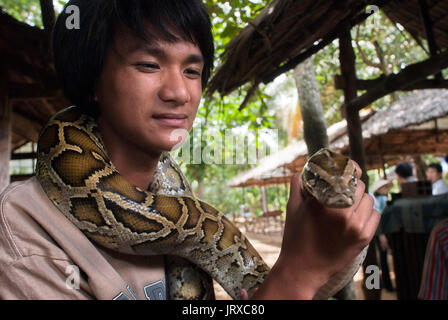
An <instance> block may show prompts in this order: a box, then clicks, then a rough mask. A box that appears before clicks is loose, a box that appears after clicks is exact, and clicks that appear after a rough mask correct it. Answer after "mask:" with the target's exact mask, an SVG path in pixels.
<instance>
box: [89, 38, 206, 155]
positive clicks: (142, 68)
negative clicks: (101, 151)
mask: <svg viewBox="0 0 448 320" xmlns="http://www.w3.org/2000/svg"><path fill="white" fill-rule="evenodd" d="M203 65H204V63H203V57H202V54H201V51H200V49H199V47H198V46H196V45H194V44H193V43H190V42H186V41H183V40H180V41H179V42H175V43H167V42H163V41H158V42H155V43H154V44H152V45H148V44H147V43H145V42H144V41H142V40H140V39H139V38H137V37H135V36H133V35H132V34H130V33H129V32H124V31H123V30H121V31H120V32H118V33H117V35H116V38H115V43H114V44H112V45H111V47H110V49H109V52H108V55H107V58H106V60H105V64H104V67H103V72H102V74H101V77H100V81H99V83H98V86H97V88H96V99H97V101H98V104H99V108H100V116H99V120H98V122H99V125H100V129H101V132H102V134H103V136H104V135H109V141H113V142H114V143H115V142H118V143H125V144H126V145H129V146H130V147H131V145H132V147H136V148H138V149H139V150H141V151H143V152H145V153H158V152H162V151H167V150H171V149H172V148H173V147H174V146H175V145H176V144H178V142H179V139H178V137H176V139H173V138H172V133H173V130H176V129H184V130H186V131H189V130H190V129H191V127H192V125H193V121H194V119H195V117H196V112H197V109H198V106H199V102H200V99H201V94H202V85H201V74H202V69H203ZM111 136H113V138H111Z"/></svg>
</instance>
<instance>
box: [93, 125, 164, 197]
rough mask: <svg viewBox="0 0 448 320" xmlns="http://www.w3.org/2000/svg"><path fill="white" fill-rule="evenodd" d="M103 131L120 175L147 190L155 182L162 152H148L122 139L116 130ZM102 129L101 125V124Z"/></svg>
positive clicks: (108, 149) (108, 152) (107, 146)
mask: <svg viewBox="0 0 448 320" xmlns="http://www.w3.org/2000/svg"><path fill="white" fill-rule="evenodd" d="M104 129H105V130H103V131H104V132H103V131H102V132H101V134H102V139H103V141H104V144H105V146H104V147H105V148H106V150H107V154H108V156H109V158H110V160H111V161H112V163H113V164H114V166H115V167H116V168H117V170H118V172H119V173H120V175H121V176H122V177H123V178H124V179H126V180H127V181H128V182H129V183H131V184H132V185H134V186H136V187H138V188H140V189H142V190H147V189H148V188H149V186H150V185H151V183H152V182H153V178H154V174H155V172H156V169H157V164H158V162H159V159H160V156H161V154H162V153H161V152H154V153H147V152H144V151H143V150H142V149H140V148H138V147H137V146H135V145H133V144H130V143H128V142H126V141H122V140H121V139H120V137H118V136H116V135H115V133H114V132H110V131H109V130H107V128H104ZM100 130H101V125H100Z"/></svg>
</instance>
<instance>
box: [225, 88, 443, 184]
mask: <svg viewBox="0 0 448 320" xmlns="http://www.w3.org/2000/svg"><path fill="white" fill-rule="evenodd" d="M409 110H412V112H409ZM366 111H367V110H366ZM361 118H362V121H363V141H364V148H365V150H366V164H367V169H378V168H383V167H384V165H385V164H389V165H393V164H395V163H397V162H399V161H400V160H401V159H403V157H405V156H409V155H423V154H434V155H445V154H447V153H448V90H446V89H427V90H416V91H414V92H412V93H409V94H407V95H405V96H404V97H403V98H401V99H400V100H398V101H396V102H395V103H393V104H392V105H391V106H390V107H389V108H386V109H383V110H380V111H377V112H373V111H372V110H370V111H367V112H366V113H365V114H364V115H362V116H361ZM327 133H328V137H329V140H330V147H331V148H332V149H334V150H338V151H339V152H341V153H343V154H348V153H349V141H348V136H347V122H346V121H345V120H343V121H341V122H338V123H336V124H334V125H332V126H330V127H329V128H328V129H327ZM307 157H308V151H307V148H306V144H305V142H304V141H303V140H301V141H297V142H293V143H291V144H289V145H288V146H287V147H285V148H284V149H282V150H280V151H278V152H277V153H275V154H271V155H269V156H267V157H265V158H263V159H261V160H260V163H259V165H258V166H256V167H254V168H252V169H250V170H248V171H245V172H241V173H240V174H238V175H236V176H235V177H234V178H233V179H232V180H230V181H229V183H228V186H230V187H248V186H262V185H272V184H276V183H279V184H282V183H289V180H290V178H291V177H292V175H293V174H294V173H296V172H300V171H301V170H302V168H303V166H304V165H305V162H306V160H307ZM281 173H284V175H283V177H281V176H279V174H281Z"/></svg>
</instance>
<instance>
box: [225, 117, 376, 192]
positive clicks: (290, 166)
mask: <svg viewBox="0 0 448 320" xmlns="http://www.w3.org/2000/svg"><path fill="white" fill-rule="evenodd" d="M361 114H362V115H361V118H362V120H363V121H366V120H367V119H368V118H369V117H371V116H372V115H373V112H372V110H366V111H362V112H361ZM346 131H347V122H346V121H345V120H342V121H341V122H338V123H335V124H333V125H332V126H330V127H329V128H328V129H327V135H328V138H329V141H330V142H331V141H334V140H336V139H338V138H339V137H341V136H343V135H344V134H345V133H346ZM307 157H308V149H307V146H306V143H305V141H303V140H300V141H295V142H293V143H290V144H289V145H288V146H286V147H285V148H284V149H282V150H280V151H278V152H276V153H274V154H271V155H269V156H267V157H264V158H263V159H261V160H260V162H259V164H258V165H257V166H256V167H254V168H252V169H250V170H248V171H245V172H242V173H240V174H238V175H236V176H235V177H234V178H233V179H232V180H230V181H229V182H228V184H227V185H228V186H229V187H245V186H253V185H271V184H281V183H288V182H289V180H290V178H291V177H292V176H293V175H294V173H295V172H298V168H300V169H301V168H302V167H303V165H304V164H305V162H306V160H307Z"/></svg>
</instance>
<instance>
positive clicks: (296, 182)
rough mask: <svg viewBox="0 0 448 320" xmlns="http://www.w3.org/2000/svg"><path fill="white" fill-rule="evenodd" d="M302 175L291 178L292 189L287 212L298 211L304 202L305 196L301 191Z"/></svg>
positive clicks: (297, 174) (298, 174)
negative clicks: (300, 204)
mask: <svg viewBox="0 0 448 320" xmlns="http://www.w3.org/2000/svg"><path fill="white" fill-rule="evenodd" d="M300 184H301V181H300V173H296V174H295V175H293V176H292V178H291V187H290V191H289V200H288V204H287V211H289V210H292V211H293V212H295V211H296V210H297V209H298V205H299V203H300V202H301V201H302V198H303V195H302V190H301V188H302V187H301V185H300Z"/></svg>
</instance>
